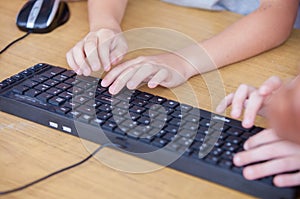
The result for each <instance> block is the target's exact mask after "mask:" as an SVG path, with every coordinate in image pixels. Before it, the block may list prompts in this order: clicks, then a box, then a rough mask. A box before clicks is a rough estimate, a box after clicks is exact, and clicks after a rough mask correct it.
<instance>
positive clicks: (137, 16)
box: [0, 0, 300, 199]
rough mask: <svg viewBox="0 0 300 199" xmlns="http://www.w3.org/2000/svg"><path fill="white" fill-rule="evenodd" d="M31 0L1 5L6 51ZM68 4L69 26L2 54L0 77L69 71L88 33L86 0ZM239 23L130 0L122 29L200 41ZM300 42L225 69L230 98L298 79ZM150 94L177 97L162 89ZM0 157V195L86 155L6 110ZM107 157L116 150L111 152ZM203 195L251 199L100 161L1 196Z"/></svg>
mask: <svg viewBox="0 0 300 199" xmlns="http://www.w3.org/2000/svg"><path fill="white" fill-rule="evenodd" d="M25 2H26V0H14V1H9V2H8V1H1V3H0V25H1V29H0V38H1V39H0V46H1V48H2V47H4V46H5V45H7V43H8V42H10V41H12V40H13V39H15V38H17V37H19V36H21V35H22V34H24V33H23V32H20V31H19V30H18V29H17V27H16V26H15V17H16V14H17V12H18V11H19V9H20V8H21V7H22V6H23V4H24V3H25ZM69 6H70V10H71V18H70V21H69V22H68V23H67V24H65V25H64V26H62V27H59V28H58V29H56V30H55V31H53V32H51V33H49V34H43V35H42V34H32V35H30V36H29V37H28V38H26V39H24V40H23V41H21V42H19V43H17V44H16V45H14V46H12V47H11V48H10V49H9V50H8V51H6V52H5V53H4V54H2V55H0V79H5V78H7V77H9V76H11V75H13V74H15V73H17V72H19V71H21V70H23V69H25V68H27V67H29V66H31V65H34V64H36V63H39V62H46V63H51V64H54V65H60V66H64V67H68V66H67V63H66V60H65V54H66V52H67V51H68V50H69V49H70V48H71V47H72V46H73V45H74V44H75V43H76V42H77V41H79V40H80V39H81V38H82V37H83V36H84V35H85V34H86V33H87V32H88V22H87V8H86V2H74V3H69ZM238 18H240V16H239V15H236V14H232V13H227V12H209V11H201V10H197V9H189V8H182V7H177V6H174V5H169V4H166V3H162V2H160V1H158V0H142V1H141V0H130V1H129V4H128V9H127V11H126V15H125V18H124V21H123V23H122V26H123V28H124V30H128V29H132V28H138V27H145V26H157V27H165V28H171V29H175V30H177V31H180V32H183V33H185V34H187V35H189V36H191V37H192V38H194V39H196V40H202V39H205V38H208V37H210V36H212V35H213V34H215V33H217V32H219V31H221V30H222V29H223V28H224V27H226V26H227V25H229V24H231V23H232V22H234V21H235V20H237V19H238ZM299 42H300V31H293V33H292V35H291V38H290V39H289V40H288V41H287V42H286V43H285V44H284V45H282V46H281V47H279V48H277V49H274V50H271V51H269V52H267V53H264V54H262V55H259V56H257V57H254V58H252V59H248V60H246V61H243V62H240V63H237V64H233V65H231V66H229V67H226V68H223V69H221V70H220V73H221V75H222V79H223V81H224V85H225V89H226V92H227V93H229V92H232V91H234V90H235V89H236V87H237V86H238V85H239V84H240V83H248V84H252V85H254V86H258V85H260V84H261V83H262V82H263V81H264V80H265V79H266V78H268V77H269V76H271V75H278V76H280V77H282V78H285V79H287V78H290V77H292V76H294V75H295V74H296V73H297V71H298V66H299V63H300V56H299V53H298V52H300V45H299ZM207 75H208V76H209V74H207ZM189 83H190V84H191V85H193V89H194V90H195V92H196V93H197V97H198V99H199V101H200V102H201V103H200V107H201V108H205V109H208V110H210V105H209V104H210V97H209V95H208V91H207V88H206V86H205V82H204V81H203V79H202V78H201V76H197V77H194V78H192V79H191V80H189ZM144 89H145V90H147V89H146V88H144ZM147 91H149V90H147ZM149 92H152V93H156V94H160V95H164V96H166V97H170V98H174V96H172V95H171V94H169V92H168V90H167V89H163V88H157V89H155V90H150V91H149ZM16 108H17V107H16ZM257 124H258V125H264V121H263V120H262V119H258V120H257ZM0 151H1V152H0V175H1V178H0V190H6V189H10V188H15V187H18V186H21V185H23V184H25V183H28V182H30V181H32V180H35V179H37V178H40V177H41V176H44V175H46V174H48V173H50V172H53V171H56V170H58V169H60V168H62V167H65V166H68V165H70V164H72V163H75V162H77V161H79V160H81V159H83V158H84V157H86V156H87V155H88V152H87V150H86V148H85V147H84V145H83V144H82V142H81V140H79V139H77V138H75V137H73V136H69V135H66V134H63V133H60V132H58V131H56V130H52V129H49V128H46V127H43V126H40V125H37V124H35V123H32V122H29V121H26V120H23V119H20V118H17V117H14V116H12V115H8V114H5V113H2V112H0ZM107 153H108V154H113V153H114V152H113V151H112V150H107ZM112 156H113V155H112ZM204 197H205V198H241V197H243V198H250V196H248V195H245V194H242V193H239V192H236V191H234V190H231V189H228V188H225V187H222V186H219V185H216V184H214V183H211V182H208V181H205V180H202V179H199V178H196V177H193V176H190V175H187V174H184V173H181V172H177V171H175V170H172V169H169V168H164V169H161V170H159V171H155V172H151V173H145V174H129V173H124V172H120V171H117V170H114V169H111V168H109V167H107V166H105V165H104V164H102V163H100V162H99V161H97V160H95V159H92V160H90V161H89V162H88V163H85V164H84V165H81V166H79V167H77V168H75V169H72V170H70V171H67V172H65V173H63V174H59V175H57V176H55V177H52V178H51V179H48V180H46V181H44V182H41V183H39V184H37V185H35V186H34V187H31V188H29V189H26V190H24V191H21V192H17V193H14V194H11V195H7V196H4V197H3V198H55V199H56V198H124V199H125V198H145V199H150V198H184V199H185V198H204Z"/></svg>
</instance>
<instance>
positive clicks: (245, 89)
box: [216, 76, 282, 128]
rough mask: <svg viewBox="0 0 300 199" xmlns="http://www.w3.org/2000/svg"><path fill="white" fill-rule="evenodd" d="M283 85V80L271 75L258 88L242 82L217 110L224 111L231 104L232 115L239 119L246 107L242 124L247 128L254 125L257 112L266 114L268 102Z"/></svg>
mask: <svg viewBox="0 0 300 199" xmlns="http://www.w3.org/2000/svg"><path fill="white" fill-rule="evenodd" d="M281 85H282V82H281V80H280V79H279V78H278V77H276V76H273V77H270V78H269V79H268V80H266V81H265V82H264V83H263V84H262V85H261V86H260V87H259V88H258V89H256V88H254V87H252V86H248V85H245V84H242V85H240V86H239V88H238V89H237V90H236V92H235V93H231V94H229V95H227V96H226V97H225V98H224V99H223V100H222V102H221V103H220V104H219V106H218V107H217V109H216V112H217V113H223V112H224V111H225V109H226V108H227V107H229V106H230V105H231V106H232V110H231V117H233V118H235V119H237V118H239V117H240V116H241V114H242V111H243V109H245V112H244V118H243V122H242V125H243V127H245V128H250V127H252V126H253V125H254V120H255V117H256V115H257V114H260V115H264V109H265V105H266V103H267V102H268V100H269V98H270V97H271V96H272V94H273V92H275V91H277V90H278V89H279V88H280V87H281Z"/></svg>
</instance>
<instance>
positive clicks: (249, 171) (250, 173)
mask: <svg viewBox="0 0 300 199" xmlns="http://www.w3.org/2000/svg"><path fill="white" fill-rule="evenodd" d="M253 175H254V171H253V169H251V168H249V167H246V168H245V169H244V176H245V178H246V179H248V180H254V178H253Z"/></svg>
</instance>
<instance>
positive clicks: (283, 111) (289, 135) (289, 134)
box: [267, 76, 300, 144]
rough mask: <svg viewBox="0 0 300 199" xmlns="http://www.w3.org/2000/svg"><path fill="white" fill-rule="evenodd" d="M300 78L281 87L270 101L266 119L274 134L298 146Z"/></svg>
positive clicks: (299, 133) (299, 137)
mask: <svg viewBox="0 0 300 199" xmlns="http://www.w3.org/2000/svg"><path fill="white" fill-rule="evenodd" d="M299 99H300V78H299V76H297V78H295V79H294V80H293V81H292V82H290V83H289V84H287V85H286V86H283V87H282V88H281V89H280V90H279V91H278V92H277V93H276V94H274V97H272V99H271V100H270V102H269V103H268V107H267V113H268V115H267V117H268V119H269V121H270V125H271V126H272V128H274V130H275V131H276V133H277V134H278V135H279V136H280V137H282V138H285V139H288V140H291V141H293V142H297V143H298V144H300V122H299V121H300V100H299Z"/></svg>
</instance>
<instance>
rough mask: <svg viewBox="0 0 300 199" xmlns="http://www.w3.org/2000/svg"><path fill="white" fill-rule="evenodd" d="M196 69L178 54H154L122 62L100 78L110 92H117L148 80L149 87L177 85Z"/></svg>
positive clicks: (194, 72)
mask: <svg viewBox="0 0 300 199" xmlns="http://www.w3.org/2000/svg"><path fill="white" fill-rule="evenodd" d="M196 74H198V72H197V70H196V69H195V68H194V67H193V66H192V65H190V64H189V63H188V62H186V61H185V60H184V59H182V58H180V57H179V56H177V55H175V54H171V53H166V54H160V55H156V56H145V57H144V56H142V57H138V58H136V59H133V60H130V61H127V62H125V63H122V64H120V65H118V66H116V67H115V68H113V69H112V70H111V71H110V72H109V73H108V74H107V75H106V76H105V77H104V79H103V80H102V82H101V84H102V86H104V87H107V86H109V85H110V87H109V92H110V93H111V94H117V93H118V92H119V91H120V90H121V89H122V88H123V87H125V86H127V87H128V89H136V88H137V87H138V86H139V85H140V84H141V83H143V82H148V87H149V88H155V87H156V86H158V85H161V86H164V87H175V86H178V85H180V84H182V83H184V82H185V81H187V79H189V78H190V77H191V76H193V75H196Z"/></svg>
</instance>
